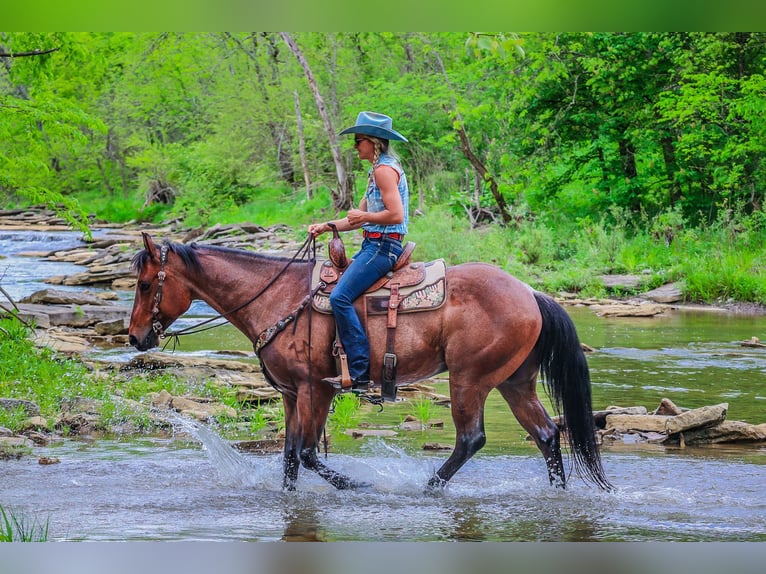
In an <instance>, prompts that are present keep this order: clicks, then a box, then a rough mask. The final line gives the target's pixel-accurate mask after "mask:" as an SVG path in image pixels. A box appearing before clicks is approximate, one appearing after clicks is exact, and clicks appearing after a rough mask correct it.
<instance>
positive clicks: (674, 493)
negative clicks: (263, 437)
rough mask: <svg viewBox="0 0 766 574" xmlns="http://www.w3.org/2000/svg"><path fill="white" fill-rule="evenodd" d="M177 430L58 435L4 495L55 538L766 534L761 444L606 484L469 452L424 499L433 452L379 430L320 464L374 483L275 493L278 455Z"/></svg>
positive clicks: (612, 469)
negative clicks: (566, 483)
mask: <svg viewBox="0 0 766 574" xmlns="http://www.w3.org/2000/svg"><path fill="white" fill-rule="evenodd" d="M177 428H178V429H179V432H181V431H185V432H189V433H190V436H189V438H188V439H183V438H182V437H177V438H176V439H175V440H158V439H154V440H135V441H129V442H119V441H98V442H96V443H76V442H67V443H64V444H62V445H59V446H58V447H48V448H43V449H40V450H39V452H40V454H41V455H43V454H51V455H55V456H56V457H58V458H59V459H60V460H61V463H60V464H56V465H49V466H43V465H38V464H37V463H36V461H34V460H30V459H22V460H19V461H7V462H4V463H2V464H0V482H2V484H3V491H4V492H3V504H4V505H5V506H8V507H12V508H14V509H17V510H20V511H22V512H23V513H25V514H27V515H32V514H34V515H35V516H42V517H43V518H47V519H48V520H49V524H50V537H51V539H53V540H126V539H127V540H150V539H151V540H158V539H159V540H262V541H265V540H302V541H306V540H318V541H340V540H362V541H375V540H384V541H402V540H407V541H429V540H441V541H477V540H489V541H591V540H592V541H598V540H602V541H606V540H611V541H643V540H676V541H684V540H696V541H733V540H741V541H766V464H764V462H766V457H764V452H761V453H760V455H759V456H760V460H755V461H753V460H748V459H747V457H742V456H737V455H735V454H731V455H730V456H728V457H725V458H712V457H704V456H703V457H701V456H689V455H686V454H684V453H682V452H680V451H679V452H677V453H666V454H665V455H663V456H656V454H654V453H642V452H640V451H639V452H625V453H617V452H608V453H606V454H605V460H604V465H605V467H606V468H607V469H608V472H609V475H610V479H611V480H612V481H613V482H614V484H616V485H617V491H616V492H614V493H604V492H601V491H598V490H595V489H593V488H591V487H588V486H586V485H585V484H584V483H582V481H579V480H574V481H572V483H571V485H570V488H569V489H568V490H566V491H561V490H557V489H554V488H552V487H550V486H549V485H548V480H547V476H546V473H545V467H544V463H543V461H542V460H541V459H540V458H539V457H538V456H526V455H515V456H486V455H479V456H477V457H475V458H474V459H473V460H471V461H470V462H469V463H468V464H467V465H466V466H465V467H464V469H462V470H461V472H460V473H458V474H457V475H456V477H455V478H454V479H453V481H452V482H451V483H450V485H449V486H448V487H447V489H446V490H445V491H444V492H443V493H442V494H440V495H436V496H432V495H426V494H424V492H423V487H424V485H425V483H426V481H427V478H428V476H430V473H431V472H432V470H433V467H434V466H435V465H436V464H438V463H439V462H440V461H441V458H438V457H429V456H424V455H412V456H411V455H407V454H405V453H403V452H401V451H396V450H392V449H391V447H390V445H387V444H385V443H384V442H383V441H381V440H379V439H375V440H371V441H369V442H368V443H367V446H366V447H365V449H364V452H363V453H361V454H359V455H355V456H348V455H343V454H333V453H330V454H329V459H328V461H327V462H328V464H330V465H331V466H332V467H333V468H336V469H338V470H340V471H342V472H345V473H348V474H349V475H351V476H352V477H354V478H357V479H361V480H364V481H366V482H368V483H370V484H371V485H372V486H371V487H370V488H366V489H361V490H358V491H336V490H335V489H333V488H332V487H330V486H329V485H328V484H327V483H326V482H324V481H323V480H321V479H320V478H318V477H317V476H316V475H314V474H313V473H308V472H306V471H305V470H302V471H301V474H300V477H299V480H298V490H297V491H296V492H283V491H282V490H281V488H280V484H281V480H282V464H281V463H282V457H281V456H280V455H257V456H256V455H244V454H241V453H239V452H237V451H235V450H234V449H232V448H231V447H229V446H228V445H227V444H226V443H225V442H224V441H222V440H221V439H220V438H219V437H218V435H216V434H215V433H214V432H212V431H210V430H209V429H207V428H205V427H202V426H200V425H198V423H189V424H188V425H185V424H177ZM199 441H202V442H199ZM36 452H38V451H36Z"/></svg>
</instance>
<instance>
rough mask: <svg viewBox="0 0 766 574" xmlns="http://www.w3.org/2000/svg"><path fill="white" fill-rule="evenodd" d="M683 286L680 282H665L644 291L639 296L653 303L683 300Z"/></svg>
mask: <svg viewBox="0 0 766 574" xmlns="http://www.w3.org/2000/svg"><path fill="white" fill-rule="evenodd" d="M683 286H684V285H683V283H682V282H676V283H667V284H665V285H662V286H661V287H657V288H656V289H652V290H651V291H646V292H645V293H642V294H641V296H642V297H645V298H647V299H649V300H651V301H654V302H655V303H677V302H678V301H683V298H684V294H683V291H682V289H683Z"/></svg>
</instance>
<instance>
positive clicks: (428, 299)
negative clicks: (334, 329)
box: [311, 259, 447, 315]
mask: <svg viewBox="0 0 766 574" xmlns="http://www.w3.org/2000/svg"><path fill="white" fill-rule="evenodd" d="M352 264H353V262H352ZM446 271H447V267H446V264H445V263H444V260H443V259H436V260H435V261H429V262H427V263H423V262H418V263H410V264H409V265H405V266H404V267H402V268H401V269H399V270H397V271H394V272H392V273H389V274H387V275H385V276H383V277H382V278H381V279H379V280H378V281H376V282H375V283H374V284H373V285H372V286H371V287H370V288H369V289H368V290H367V291H366V292H365V293H364V294H363V295H362V297H364V298H365V308H366V312H367V314H368V315H383V314H386V313H388V307H389V305H388V302H389V299H390V297H391V286H392V285H398V286H399V299H400V303H399V307H398V312H399V313H412V312H415V311H430V310H433V309H438V308H439V307H441V306H442V305H443V304H444V301H445V291H446ZM341 274H342V272H341V271H339V270H338V269H337V268H336V267H334V266H333V264H332V262H331V261H330V260H327V261H317V262H316V264H315V265H314V271H313V273H312V276H311V291H312V293H313V292H314V291H316V293H315V294H314V298H313V299H312V307H313V308H314V310H315V311H318V312H320V313H326V314H332V308H331V307H330V293H331V292H332V290H333V288H334V287H335V285H336V283H337V282H338V279H340V276H341ZM320 283H324V285H325V287H322V288H321V289H320V288H319V287H320Z"/></svg>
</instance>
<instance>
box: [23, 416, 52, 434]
mask: <svg viewBox="0 0 766 574" xmlns="http://www.w3.org/2000/svg"><path fill="white" fill-rule="evenodd" d="M19 427H20V428H19V430H20V431H21V432H23V433H25V432H28V431H36V430H45V429H47V428H48V421H47V420H46V419H45V418H43V417H39V416H38V417H29V418H28V419H26V420H24V421H22V422H21V424H20V425H19Z"/></svg>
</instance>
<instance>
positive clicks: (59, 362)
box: [0, 319, 105, 416]
mask: <svg viewBox="0 0 766 574" xmlns="http://www.w3.org/2000/svg"><path fill="white" fill-rule="evenodd" d="M28 335H29V332H28V330H27V329H26V327H24V326H23V325H21V324H20V323H19V322H18V321H16V320H14V319H0V396H3V397H9V398H20V399H28V400H31V401H34V402H35V403H37V405H38V406H39V407H40V411H41V413H42V414H43V416H45V415H52V414H54V413H57V412H58V406H59V404H60V403H61V401H63V400H65V399H71V398H74V397H77V396H85V397H90V398H102V397H103V396H105V383H104V382H100V381H92V380H90V379H89V376H88V370H87V368H86V367H85V366H84V365H83V364H82V363H80V362H79V361H76V360H74V359H68V358H61V357H58V356H57V355H56V354H55V353H54V352H53V351H51V350H50V349H47V348H40V347H36V346H35V345H34V344H33V343H32V341H31V340H30V339H28V338H27V337H28Z"/></svg>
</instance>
